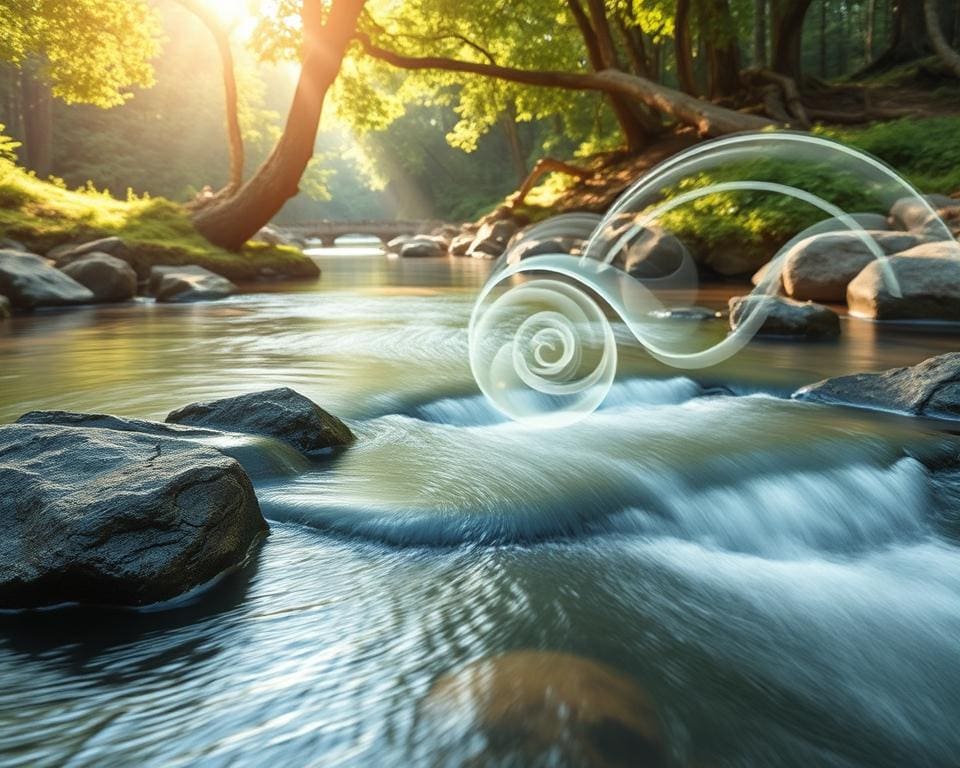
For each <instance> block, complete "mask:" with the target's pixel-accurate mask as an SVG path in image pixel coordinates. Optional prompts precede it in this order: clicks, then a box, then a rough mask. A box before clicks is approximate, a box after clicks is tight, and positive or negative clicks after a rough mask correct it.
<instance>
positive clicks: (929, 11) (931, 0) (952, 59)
mask: <svg viewBox="0 0 960 768" xmlns="http://www.w3.org/2000/svg"><path fill="white" fill-rule="evenodd" d="M923 15H924V18H925V19H926V22H927V35H929V37H930V44H931V45H932V46H933V50H934V51H935V52H936V54H937V56H939V57H940V60H941V61H942V62H943V63H944V64H946V65H947V66H948V67H949V68H950V71H951V72H953V74H954V75H956V76H957V77H960V53H957V52H956V51H955V50H953V48H951V47H950V44H949V43H948V42H947V39H946V38H945V37H944V36H943V29H941V27H940V17H939V14H938V12H937V0H923Z"/></svg>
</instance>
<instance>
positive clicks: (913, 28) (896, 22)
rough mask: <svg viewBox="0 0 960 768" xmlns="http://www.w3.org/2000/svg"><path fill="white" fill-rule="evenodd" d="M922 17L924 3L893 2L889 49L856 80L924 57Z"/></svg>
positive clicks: (927, 47) (913, 0)
mask: <svg viewBox="0 0 960 768" xmlns="http://www.w3.org/2000/svg"><path fill="white" fill-rule="evenodd" d="M924 16H925V14H924V8H923V0H896V2H895V6H894V8H893V23H892V24H891V27H890V44H889V46H888V47H887V49H886V50H885V51H884V52H883V53H881V54H880V55H879V56H877V58H876V59H874V61H873V63H872V64H869V65H868V66H866V67H864V68H863V69H861V70H860V71H859V72H857V73H856V75H855V77H863V76H866V75H870V74H872V73H874V72H883V71H885V70H887V69H890V68H891V67H895V66H897V65H898V64H904V63H906V62H908V61H915V60H916V59H919V58H922V57H924V56H926V55H927V54H928V53H929V50H930V45H929V42H930V41H929V40H928V37H927V27H926V23H925V21H924Z"/></svg>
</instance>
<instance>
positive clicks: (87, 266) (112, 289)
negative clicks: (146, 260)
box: [63, 253, 137, 302]
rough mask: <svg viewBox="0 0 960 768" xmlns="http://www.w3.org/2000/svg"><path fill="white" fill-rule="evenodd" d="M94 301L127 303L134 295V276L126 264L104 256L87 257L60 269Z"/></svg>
mask: <svg viewBox="0 0 960 768" xmlns="http://www.w3.org/2000/svg"><path fill="white" fill-rule="evenodd" d="M63 273H64V274H65V275H69V276H70V277H72V278H73V279H74V280H76V281H77V282H78V283H80V285H82V286H84V287H86V288H89V289H90V290H91V291H92V292H93V296H94V298H95V299H96V300H97V301H105V302H109V301H127V300H129V299H132V298H133V297H134V296H136V294H137V273H136V272H135V271H134V269H133V267H131V266H130V265H129V264H127V262H125V261H122V260H121V259H118V258H117V257H116V256H111V255H109V254H107V253H91V254H88V255H86V256H81V257H80V258H79V259H76V260H74V261H71V262H70V263H69V264H67V265H66V266H65V267H63Z"/></svg>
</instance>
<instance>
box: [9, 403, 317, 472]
mask: <svg viewBox="0 0 960 768" xmlns="http://www.w3.org/2000/svg"><path fill="white" fill-rule="evenodd" d="M17 424H45V425H59V426H62V427H83V428H85V429H110V430H113V431H115V432H138V433H141V434H144V435H159V436H160V437H168V438H179V439H181V440H189V441H192V442H195V443H198V444H200V445H212V446H214V447H215V448H216V449H217V450H218V451H220V452H221V453H224V454H226V455H227V456H229V457H230V458H232V459H236V460H237V461H238V462H239V463H240V466H241V467H243V470H244V471H245V472H246V473H247V474H248V475H249V476H250V477H251V478H254V479H259V478H265V477H279V476H283V475H295V474H299V473H302V472H304V471H306V470H307V469H309V467H310V464H309V462H308V461H307V460H306V458H305V457H304V456H303V455H302V454H301V453H300V452H299V451H297V450H295V449H294V448H293V447H291V446H290V445H288V444H287V443H282V442H280V441H279V440H277V439H276V438H272V437H264V436H263V435H243V434H234V433H229V432H223V431H221V430H218V429H205V428H203V427H189V426H183V425H180V424H164V423H163V422H159V421H145V420H143V419H126V418H123V417H120V416H110V415H107V414H101V413H73V412H70V411H31V412H30V413H25V414H24V415H23V416H21V417H20V418H19V419H17Z"/></svg>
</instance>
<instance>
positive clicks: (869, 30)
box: [863, 0, 877, 65]
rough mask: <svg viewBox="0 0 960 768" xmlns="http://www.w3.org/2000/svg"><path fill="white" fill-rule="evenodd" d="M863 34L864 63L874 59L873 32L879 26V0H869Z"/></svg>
mask: <svg viewBox="0 0 960 768" xmlns="http://www.w3.org/2000/svg"><path fill="white" fill-rule="evenodd" d="M864 26H865V27H866V30H865V32H864V36H863V63H864V64H865V65H866V64H869V63H870V62H871V61H873V34H874V30H875V29H876V26H877V0H867V18H866V23H865V25H864Z"/></svg>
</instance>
